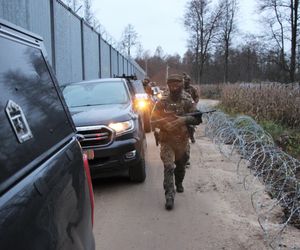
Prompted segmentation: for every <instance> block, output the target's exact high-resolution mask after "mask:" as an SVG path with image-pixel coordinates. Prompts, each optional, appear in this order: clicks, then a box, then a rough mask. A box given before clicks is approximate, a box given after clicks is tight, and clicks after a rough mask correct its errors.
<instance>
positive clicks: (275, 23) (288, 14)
mask: <svg viewBox="0 0 300 250" xmlns="http://www.w3.org/2000/svg"><path fill="white" fill-rule="evenodd" d="M298 10H299V0H262V1H261V2H260V11H261V12H262V13H265V14H266V17H265V19H264V20H265V22H266V23H267V24H268V26H269V27H270V31H271V38H272V40H274V41H275V44H276V46H277V48H278V50H279V51H280V55H279V65H280V68H281V71H282V73H284V71H288V72H289V80H290V81H291V82H293V81H295V70H296V48H297V35H298V32H299V31H298V24H299V16H298ZM286 43H287V44H286ZM288 48H290V52H289V54H290V57H289V60H287V58H286V57H287V53H288Z"/></svg>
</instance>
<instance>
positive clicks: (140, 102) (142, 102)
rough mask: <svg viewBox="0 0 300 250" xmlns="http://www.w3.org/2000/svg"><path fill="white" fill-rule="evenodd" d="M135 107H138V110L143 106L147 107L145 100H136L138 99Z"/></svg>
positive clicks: (143, 107)
mask: <svg viewBox="0 0 300 250" xmlns="http://www.w3.org/2000/svg"><path fill="white" fill-rule="evenodd" d="M137 107H138V109H140V110H143V109H145V108H146V107H147V101H146V100H144V99H141V100H138V101H137Z"/></svg>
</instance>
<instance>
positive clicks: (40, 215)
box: [0, 19, 95, 250]
mask: <svg viewBox="0 0 300 250" xmlns="http://www.w3.org/2000/svg"><path fill="white" fill-rule="evenodd" d="M0 55H1V57H0V93H1V95H0V109H1V112H0V123H1V129H0V141H1V149H0V248H1V250H2V249H3V250H6V249H7V250H11V249H14V250H18V249H33V250H34V249H83V248H84V249H90V250H93V249H95V243H94V237H93V233H92V220H91V213H92V211H91V209H92V208H91V199H90V198H91V197H90V193H89V187H88V182H87V176H86V173H85V171H84V167H83V158H82V151H81V148H80V145H79V143H78V141H77V139H76V134H75V126H74V124H73V122H72V119H71V117H70V114H69V112H68V109H67V107H66V105H65V103H64V100H63V98H62V96H61V92H60V90H59V87H58V84H57V82H56V78H55V76H54V74H53V73H52V71H51V67H50V66H49V64H48V62H47V59H46V54H45V50H44V47H43V43H42V39H41V38H40V37H38V36H35V35H34V34H32V33H28V32H27V31H25V30H23V29H20V28H18V27H16V26H14V25H11V24H9V23H8V22H6V21H3V20H1V19H0Z"/></svg>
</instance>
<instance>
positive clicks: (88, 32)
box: [83, 24, 100, 80]
mask: <svg viewBox="0 0 300 250" xmlns="http://www.w3.org/2000/svg"><path fill="white" fill-rule="evenodd" d="M83 48H84V49H83V51H84V78H85V80H90V79H96V78H99V73H100V72H99V71H100V64H99V53H100V52H99V41H98V34H97V33H96V32H94V31H93V30H92V29H91V28H90V27H88V26H87V25H86V24H83Z"/></svg>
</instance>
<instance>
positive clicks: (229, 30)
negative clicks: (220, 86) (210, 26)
mask: <svg viewBox="0 0 300 250" xmlns="http://www.w3.org/2000/svg"><path fill="white" fill-rule="evenodd" d="M236 12H237V0H224V10H223V15H222V19H221V25H220V35H221V46H222V47H223V50H224V82H225V83H226V82H228V58H229V49H230V46H231V39H232V35H233V34H234V32H235V31H236V25H235V17H236Z"/></svg>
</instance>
